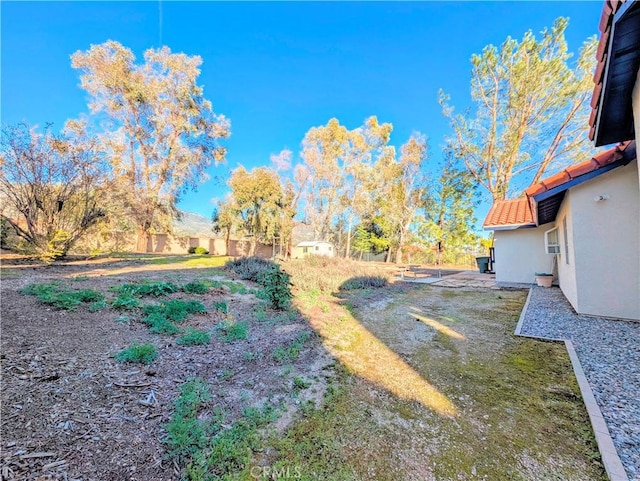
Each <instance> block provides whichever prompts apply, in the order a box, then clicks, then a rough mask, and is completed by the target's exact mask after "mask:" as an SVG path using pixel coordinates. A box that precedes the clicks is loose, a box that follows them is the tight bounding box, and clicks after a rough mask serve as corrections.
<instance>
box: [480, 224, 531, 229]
mask: <svg viewBox="0 0 640 481" xmlns="http://www.w3.org/2000/svg"><path fill="white" fill-rule="evenodd" d="M528 227H536V225H535V224H534V223H533V222H529V223H527V224H507V225H483V226H482V229H483V230H516V229H523V228H528Z"/></svg>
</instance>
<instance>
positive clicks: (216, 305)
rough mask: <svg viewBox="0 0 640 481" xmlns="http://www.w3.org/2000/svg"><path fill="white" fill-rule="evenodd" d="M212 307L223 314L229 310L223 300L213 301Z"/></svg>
mask: <svg viewBox="0 0 640 481" xmlns="http://www.w3.org/2000/svg"><path fill="white" fill-rule="evenodd" d="M213 308H214V309H215V310H216V311H220V312H222V313H224V314H226V313H227V312H229V308H228V307H227V303H226V302H224V301H215V302H214V303H213Z"/></svg>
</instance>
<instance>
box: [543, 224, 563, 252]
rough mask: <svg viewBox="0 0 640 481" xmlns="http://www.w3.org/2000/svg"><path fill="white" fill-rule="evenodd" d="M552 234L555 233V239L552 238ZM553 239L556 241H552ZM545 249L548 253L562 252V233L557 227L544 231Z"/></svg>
mask: <svg viewBox="0 0 640 481" xmlns="http://www.w3.org/2000/svg"><path fill="white" fill-rule="evenodd" d="M551 234H555V239H551V238H550V237H551ZM552 240H553V241H555V242H552ZM544 251H545V252H546V253H547V254H554V255H555V254H560V252H561V250H560V234H559V233H558V228H557V227H554V228H553V229H549V230H547V231H545V232H544Z"/></svg>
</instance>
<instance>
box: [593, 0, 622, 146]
mask: <svg viewBox="0 0 640 481" xmlns="http://www.w3.org/2000/svg"><path fill="white" fill-rule="evenodd" d="M625 1H626V0H605V2H604V7H603V8H602V14H601V15H600V24H599V28H600V42H599V43H598V50H597V52H596V60H597V62H598V64H597V66H596V72H595V74H594V76H593V82H594V83H595V84H596V85H595V87H594V88H593V94H592V97H591V109H592V112H591V116H590V117H589V125H590V126H591V129H590V130H589V139H591V140H594V138H595V133H596V119H597V118H598V108H599V107H600V99H601V94H602V82H603V79H604V72H605V70H606V66H607V54H608V52H609V36H610V34H611V24H612V22H613V16H614V15H615V14H616V12H617V11H618V9H619V8H620V7H621V6H622V4H623V3H624V2H625Z"/></svg>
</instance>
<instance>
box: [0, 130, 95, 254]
mask: <svg viewBox="0 0 640 481" xmlns="http://www.w3.org/2000/svg"><path fill="white" fill-rule="evenodd" d="M104 167H105V164H104V162H102V157H101V155H100V153H99V151H98V149H97V148H96V145H95V142H93V141H90V140H88V139H87V138H86V137H84V136H83V134H82V130H81V129H77V130H75V131H73V130H68V131H67V132H66V135H54V134H53V133H51V131H50V127H49V126H47V127H46V128H45V129H44V133H41V134H40V133H37V132H36V130H35V129H30V128H29V127H28V126H27V125H26V124H18V125H16V126H10V127H5V128H3V129H2V140H1V150H0V196H2V205H3V209H2V212H1V213H0V216H1V217H2V219H4V221H5V222H6V223H8V224H9V225H10V226H11V227H12V228H13V230H14V231H15V233H16V234H17V235H18V236H19V237H20V238H21V239H22V240H24V241H25V242H26V244H27V245H28V246H29V247H30V248H31V249H32V250H33V251H34V252H36V253H37V254H39V255H40V256H41V257H42V258H43V259H53V258H57V257H62V256H65V255H66V254H67V253H68V251H69V249H70V248H71V247H72V246H73V245H74V243H75V242H76V241H77V240H78V239H79V238H80V237H81V236H82V235H83V234H84V233H85V232H87V230H88V229H89V228H90V227H92V226H93V225H95V224H96V223H97V222H98V220H99V219H101V218H102V217H103V216H104V215H105V211H104V209H103V203H102V202H101V195H102V193H103V185H102V182H103V179H104V174H105V170H104Z"/></svg>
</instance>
